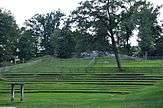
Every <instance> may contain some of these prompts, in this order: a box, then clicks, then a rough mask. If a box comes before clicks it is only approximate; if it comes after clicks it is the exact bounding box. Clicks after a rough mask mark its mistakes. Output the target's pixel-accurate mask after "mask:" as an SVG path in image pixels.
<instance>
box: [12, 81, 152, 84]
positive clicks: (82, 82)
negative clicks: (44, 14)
mask: <svg viewBox="0 0 163 108" xmlns="http://www.w3.org/2000/svg"><path fill="white" fill-rule="evenodd" d="M13 82H15V83H16V81H13ZM13 82H12V83H13ZM31 82H32V81H31ZM31 82H30V83H31ZM35 82H36V81H35ZM25 83H26V82H25ZM61 83H64V84H97V85H154V83H151V82H145V83H144V82H90V81H88V82H84V81H81V82H76V81H75V82H67V81H66V82H61Z"/></svg>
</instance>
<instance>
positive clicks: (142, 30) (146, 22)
mask: <svg viewBox="0 0 163 108" xmlns="http://www.w3.org/2000/svg"><path fill="white" fill-rule="evenodd" d="M159 10H160V7H157V8H154V7H153V6H152V5H151V4H150V3H149V4H146V5H145V6H144V7H143V8H142V9H141V11H140V13H139V17H140V18H139V25H140V26H139V28H138V29H139V33H138V37H139V47H140V48H141V51H142V53H143V54H145V53H146V56H147V54H148V53H150V51H151V49H152V50H153V49H154V43H155V38H157V37H158V35H160V34H161V33H160V31H158V27H159V25H158V21H157V18H158V15H159V13H160V12H159Z"/></svg>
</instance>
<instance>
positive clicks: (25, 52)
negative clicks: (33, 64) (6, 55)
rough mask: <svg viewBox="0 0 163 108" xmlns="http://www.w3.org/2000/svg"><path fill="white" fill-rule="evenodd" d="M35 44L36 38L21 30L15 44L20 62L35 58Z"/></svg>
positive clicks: (36, 48)
mask: <svg viewBox="0 0 163 108" xmlns="http://www.w3.org/2000/svg"><path fill="white" fill-rule="evenodd" d="M37 43H38V42H37V38H35V37H34V36H33V34H32V32H31V31H29V30H25V29H23V28H22V30H21V34H20V38H19V39H18V44H17V48H18V49H17V50H18V52H17V53H18V57H19V58H20V59H21V61H24V60H29V59H31V58H32V57H36V55H37V50H38V46H37Z"/></svg>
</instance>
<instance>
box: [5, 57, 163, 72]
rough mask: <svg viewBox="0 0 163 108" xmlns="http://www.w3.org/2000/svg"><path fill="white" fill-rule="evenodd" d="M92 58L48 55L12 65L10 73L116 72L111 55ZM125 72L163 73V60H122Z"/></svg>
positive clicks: (9, 69) (8, 70)
mask: <svg viewBox="0 0 163 108" xmlns="http://www.w3.org/2000/svg"><path fill="white" fill-rule="evenodd" d="M91 61H92V59H83V58H81V59H78V58H72V59H57V58H53V57H50V56H46V57H43V58H40V59H36V60H34V61H30V62H27V63H24V64H18V65H15V66H10V67H9V68H8V69H6V70H7V72H9V73H115V72H117V71H118V69H117V67H116V62H115V60H114V59H113V58H110V57H99V58H96V59H95V60H94V61H93V62H92V63H91V64H90V62H91ZM121 63H122V67H123V72H126V73H146V74H148V73H149V74H163V60H128V59H122V60H121Z"/></svg>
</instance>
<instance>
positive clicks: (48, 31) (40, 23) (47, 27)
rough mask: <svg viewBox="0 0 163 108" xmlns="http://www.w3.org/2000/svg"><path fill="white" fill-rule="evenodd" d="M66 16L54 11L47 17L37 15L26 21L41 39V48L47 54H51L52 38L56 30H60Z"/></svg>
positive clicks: (46, 15)
mask: <svg viewBox="0 0 163 108" xmlns="http://www.w3.org/2000/svg"><path fill="white" fill-rule="evenodd" d="M63 16H64V14H63V13H62V12H61V11H54V12H50V13H47V14H45V15H41V14H36V15H35V16H34V17H32V18H31V19H29V20H28V21H26V25H27V28H28V27H29V28H30V30H31V31H32V32H33V34H35V36H38V37H39V40H41V43H40V44H41V47H42V50H43V52H44V53H45V54H51V46H50V37H51V35H52V34H53V33H54V31H55V30H56V29H59V27H60V26H61V22H62V17H63Z"/></svg>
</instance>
